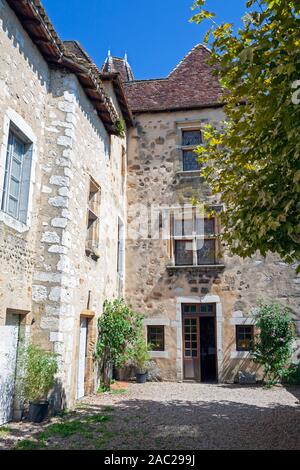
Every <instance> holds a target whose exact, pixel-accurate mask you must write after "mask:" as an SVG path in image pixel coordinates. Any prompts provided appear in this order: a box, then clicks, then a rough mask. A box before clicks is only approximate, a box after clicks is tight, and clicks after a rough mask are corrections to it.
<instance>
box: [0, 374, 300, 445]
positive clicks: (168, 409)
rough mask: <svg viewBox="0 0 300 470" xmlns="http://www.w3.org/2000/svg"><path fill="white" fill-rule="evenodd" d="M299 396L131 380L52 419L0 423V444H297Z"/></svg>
mask: <svg viewBox="0 0 300 470" xmlns="http://www.w3.org/2000/svg"><path fill="white" fill-rule="evenodd" d="M299 398H300V388H299V387H298V388H297V387H294V388H289V389H284V388H282V387H275V388H273V389H271V390H266V389H263V388H261V387H244V386H243V387H241V386H235V385H203V384H189V383H181V384H175V383H159V384H156V383H148V384H146V385H138V384H130V385H129V386H128V389H127V390H126V391H124V390H119V391H117V392H114V393H113V394H101V395H97V396H92V397H89V398H87V399H85V400H84V401H82V402H80V403H79V404H78V407H77V409H76V411H75V412H72V413H69V414H67V415H66V416H64V417H63V418H60V419H55V420H52V421H51V423H50V424H49V423H48V424H45V425H43V426H33V425H31V424H28V423H22V424H10V425H8V427H7V428H2V430H1V428H0V448H2V449H3V448H6V449H7V448H14V447H16V446H17V448H20V449H31V448H33V449H35V448H36V449H43V448H51V449H55V448H57V449H110V450H117V449H124V450H125V449H126V450H127V449H130V450H133V449H134V450H137V449H150V450H155V449H158V450H161V449H166V450H173V449H181V450H193V449H300V403H299ZM1 435H2V437H1ZM1 442H2V444H1Z"/></svg>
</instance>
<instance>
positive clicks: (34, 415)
mask: <svg viewBox="0 0 300 470" xmlns="http://www.w3.org/2000/svg"><path fill="white" fill-rule="evenodd" d="M48 408H49V402H48V401H40V402H36V403H30V405H29V415H28V418H29V421H31V422H32V423H41V422H42V421H44V420H45V419H46V418H47V416H48Z"/></svg>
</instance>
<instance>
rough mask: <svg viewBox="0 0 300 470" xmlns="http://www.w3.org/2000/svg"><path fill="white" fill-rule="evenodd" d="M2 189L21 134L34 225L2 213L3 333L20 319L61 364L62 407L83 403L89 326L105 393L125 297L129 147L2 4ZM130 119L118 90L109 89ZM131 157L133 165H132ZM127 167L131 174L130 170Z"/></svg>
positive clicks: (91, 377) (90, 375) (90, 384)
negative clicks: (111, 334)
mask: <svg viewBox="0 0 300 470" xmlns="http://www.w3.org/2000/svg"><path fill="white" fill-rule="evenodd" d="M0 12H1V14H0V18H1V29H0V51H1V53H0V138H1V162H0V165H1V188H3V178H4V171H5V163H6V152H7V141H8V131H9V127H10V126H11V125H14V126H16V127H18V129H20V131H22V132H23V133H24V134H25V133H26V135H27V136H28V133H29V134H30V135H29V136H28V137H30V140H31V141H32V142H33V160H32V169H31V181H32V191H31V193H30V195H29V208H28V219H27V220H28V223H27V224H22V223H20V222H19V221H18V220H16V219H14V218H13V217H11V216H9V215H7V213H5V212H4V211H1V212H0V220H1V222H0V258H1V282H0V296H1V297H0V305H1V308H0V331H1V335H2V334H3V335H5V334H6V331H7V328H8V324H7V318H8V314H9V313H10V312H12V313H14V314H16V315H20V318H21V321H22V322H26V324H27V325H29V327H30V337H31V339H32V341H33V342H35V343H37V344H39V345H41V346H42V347H43V348H45V349H47V350H50V351H53V352H57V353H58V354H59V361H60V368H59V374H58V377H57V396H56V400H57V403H55V405H57V406H60V404H61V403H64V404H68V406H69V405H71V404H72V403H73V401H74V399H76V383H77V368H78V359H77V358H78V341H79V324H80V318H81V317H83V316H84V317H86V318H87V319H88V324H89V330H88V331H89V332H88V339H87V342H88V344H87V349H88V352H87V357H86V374H85V375H86V384H85V392H86V393H90V392H92V391H94V390H95V387H96V385H97V374H96V371H94V370H93V369H94V364H93V360H92V358H93V351H94V342H95V338H96V331H97V327H96V320H97V318H98V316H99V315H101V312H102V307H103V303H104V301H105V299H108V298H114V297H118V296H119V295H122V288H123V287H122V285H121V282H120V279H119V275H118V273H117V246H118V221H119V220H121V221H123V223H124V224H125V223H126V204H125V201H126V191H125V187H124V183H125V180H124V174H125V175H126V148H127V143H126V137H124V138H120V137H118V136H117V135H111V134H109V133H108V132H107V130H106V128H105V126H104V124H103V122H102V120H101V119H100V118H99V116H98V115H97V112H96V110H95V108H94V105H93V102H91V100H90V99H89V98H88V97H87V95H86V93H85V92H84V90H83V88H82V86H81V85H80V83H79V81H78V78H77V77H76V76H75V75H74V74H72V73H70V71H69V70H66V69H64V68H62V69H58V68H55V67H54V68H53V67H50V66H49V64H47V62H46V60H45V59H44V57H43V55H42V54H41V53H40V51H39V50H38V48H37V47H36V46H35V45H34V44H33V43H32V40H31V38H30V37H29V36H28V34H27V33H26V32H25V31H24V29H23V27H22V25H21V23H20V22H19V20H18V19H17V17H16V15H15V13H14V12H13V11H12V10H11V9H10V8H9V7H8V5H7V4H6V2H2V1H1V3H0ZM103 87H104V88H105V90H106V96H107V97H108V100H111V102H112V103H113V107H114V109H115V111H116V113H117V114H118V115H119V116H120V118H121V117H122V111H121V109H120V107H119V104H118V100H117V98H116V96H115V93H114V88H113V87H112V86H111V84H110V83H106V84H105V85H104V86H103ZM124 155H125V157H124ZM124 164H125V169H124ZM90 178H92V179H93V180H94V181H95V182H96V183H97V184H98V185H99V190H100V204H99V208H98V211H99V217H100V223H99V234H98V238H99V245H98V248H97V254H98V260H97V261H96V260H94V259H92V258H91V257H88V256H87V255H86V251H85V246H86V238H87V204H88V196H89V187H90Z"/></svg>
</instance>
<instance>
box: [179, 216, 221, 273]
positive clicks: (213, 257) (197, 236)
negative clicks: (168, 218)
mask: <svg viewBox="0 0 300 470" xmlns="http://www.w3.org/2000/svg"><path fill="white" fill-rule="evenodd" d="M172 218H173V223H172V226H173V236H172V242H173V249H174V263H175V266H201V265H215V264H218V235H217V233H218V229H217V219H216V217H208V216H203V214H201V213H199V211H198V210H197V208H195V207H193V208H190V209H186V208H182V209H176V210H175V211H174V212H173V215H172Z"/></svg>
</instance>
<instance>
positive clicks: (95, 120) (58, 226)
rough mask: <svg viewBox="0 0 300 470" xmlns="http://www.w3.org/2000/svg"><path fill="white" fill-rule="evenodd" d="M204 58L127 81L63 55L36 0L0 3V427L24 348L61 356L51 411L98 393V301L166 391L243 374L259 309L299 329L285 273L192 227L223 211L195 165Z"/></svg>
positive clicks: (294, 286) (209, 107) (293, 290)
mask: <svg viewBox="0 0 300 470" xmlns="http://www.w3.org/2000/svg"><path fill="white" fill-rule="evenodd" d="M208 54H209V52H208V51H207V50H206V49H205V48H204V47H203V46H197V47H195V48H194V49H193V50H192V51H191V52H190V53H189V54H188V55H187V56H186V57H185V58H184V59H183V61H182V62H181V63H180V64H179V65H178V66H177V67H176V69H175V70H173V71H172V72H171V73H170V75H169V76H168V77H167V78H165V79H159V80H141V81H137V80H135V79H134V75H133V72H132V70H131V68H130V66H129V64H128V62H127V59H126V58H125V59H119V58H115V57H112V56H110V55H109V57H108V58H107V60H106V62H105V64H104V66H103V68H102V70H99V69H98V68H97V67H96V65H95V64H94V63H93V61H92V60H91V59H90V57H89V56H88V55H87V54H86V52H85V51H84V50H83V49H82V47H81V46H80V45H79V44H78V43H77V42H73V41H67V42H62V41H61V40H60V38H59V37H58V35H57V34H56V32H55V31H54V29H53V27H52V25H51V22H50V20H49V18H48V17H47V15H46V13H45V10H44V9H43V7H42V5H41V2H40V1H39V0H28V1H26V2H19V1H15V0H0V188H1V208H0V258H1V275H0V424H1V423H3V422H6V421H8V420H10V419H12V417H13V414H14V413H16V412H17V411H18V402H17V399H16V394H15V376H16V368H17V356H18V350H19V349H20V348H19V346H20V344H22V342H23V341H28V340H29V339H30V340H31V341H33V342H35V343H37V344H40V345H41V346H43V347H44V348H46V349H47V350H51V351H55V352H57V353H58V354H59V361H60V367H59V374H58V377H57V385H56V393H55V396H54V397H53V403H52V404H53V406H54V407H60V406H64V405H67V406H71V405H72V403H73V402H74V400H75V399H77V398H81V397H82V396H84V395H86V394H88V393H90V392H92V391H94V390H95V388H96V387H97V381H98V379H97V370H95V364H94V362H93V351H94V343H95V337H96V332H97V325H96V324H97V318H98V317H99V316H100V315H101V313H102V307H103V302H104V301H105V300H106V299H112V298H116V297H122V296H124V297H125V299H126V300H127V301H128V302H129V303H130V304H131V305H132V306H133V307H134V308H135V309H136V310H138V311H140V312H141V313H143V314H144V315H145V334H147V338H148V340H149V342H151V344H152V345H153V346H154V350H153V351H152V353H151V354H152V357H153V359H154V360H155V361H156V362H157V365H158V367H159V369H160V374H161V377H162V378H163V379H168V380H197V381H216V380H219V381H234V380H235V378H236V376H237V374H238V372H239V371H244V372H247V371H248V372H254V371H255V367H254V365H253V364H252V362H251V360H250V358H249V355H250V352H249V344H250V341H251V338H252V336H253V323H254V314H255V308H256V307H257V305H258V303H259V301H260V300H264V301H267V300H272V301H273V300H278V301H279V302H280V303H282V304H283V305H287V306H288V307H290V309H291V310H292V312H293V314H294V316H295V320H296V321H297V322H298V321H299V297H300V290H299V289H300V280H299V277H297V276H296V275H295V269H294V267H293V266H287V265H286V264H284V263H283V262H281V261H280V260H278V259H277V258H276V257H274V256H271V255H269V256H267V258H266V259H263V258H261V257H260V256H256V257H254V258H253V259H249V260H246V261H245V260H244V261H242V260H241V259H239V258H238V257H236V256H232V255H230V253H229V252H228V251H227V250H226V249H225V247H222V246H220V243H219V241H218V233H219V231H220V223H219V220H218V217H217V216H214V217H213V218H210V217H208V216H206V215H205V214H206V213H207V210H209V209H210V208H214V209H215V212H216V214H217V213H218V212H219V211H221V210H223V207H222V204H221V202H220V200H218V199H217V198H215V197H213V196H212V195H211V193H210V191H209V188H208V187H207V185H206V184H205V182H204V181H203V180H202V179H201V178H200V172H199V167H198V164H197V162H196V159H195V156H194V153H193V150H194V148H195V146H197V145H200V144H201V141H202V134H201V129H202V126H203V124H204V123H207V122H212V123H213V124H215V125H219V123H220V122H221V121H222V119H224V113H223V110H222V104H221V98H222V92H221V89H220V87H219V84H218V82H217V81H216V79H215V77H214V76H213V75H212V70H211V68H210V67H209V66H208V65H207V64H206V59H207V57H208ZM123 121H124V122H125V132H124V134H123V133H122V132H120V123H122V122H123ZM192 199H195V200H198V201H200V202H201V203H202V206H196V207H193V205H192ZM200 207H201V208H202V209H200ZM125 235H126V236H125ZM297 325H298V323H297Z"/></svg>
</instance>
